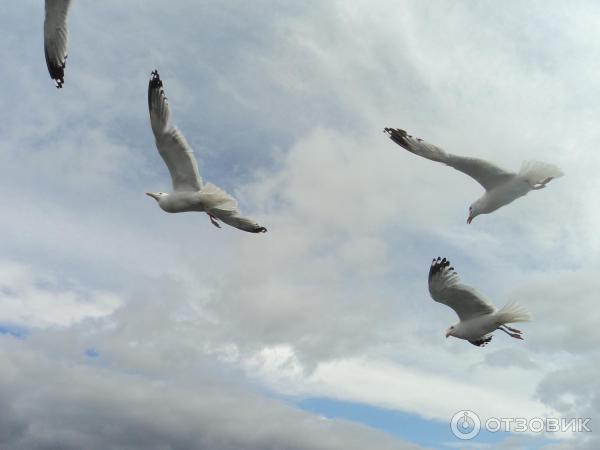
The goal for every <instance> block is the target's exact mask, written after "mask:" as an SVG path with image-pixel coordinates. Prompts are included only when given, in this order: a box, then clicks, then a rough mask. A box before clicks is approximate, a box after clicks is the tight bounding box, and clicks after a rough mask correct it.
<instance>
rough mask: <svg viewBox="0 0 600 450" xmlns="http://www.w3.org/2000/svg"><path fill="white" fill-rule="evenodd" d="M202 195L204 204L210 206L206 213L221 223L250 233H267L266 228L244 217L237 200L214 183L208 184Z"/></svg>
mask: <svg viewBox="0 0 600 450" xmlns="http://www.w3.org/2000/svg"><path fill="white" fill-rule="evenodd" d="M200 195H201V196H202V200H203V203H204V204H206V205H209V206H208V207H207V211H206V212H207V213H209V214H210V215H211V216H214V217H216V218H217V219H219V220H220V221H221V222H224V223H226V224H227V225H230V226H232V227H234V228H239V229H240V230H244V231H248V232H250V233H265V232H266V231H267V229H266V228H265V227H262V226H260V225H259V224H258V223H256V222H255V221H254V220H252V219H249V218H247V217H243V216H242V215H241V213H240V210H239V208H238V204H237V201H236V200H235V198H233V197H232V196H231V195H229V194H228V193H227V192H225V191H224V190H223V189H221V188H220V187H218V186H215V185H214V184H212V183H206V185H205V186H204V187H203V188H202V190H201V191H200Z"/></svg>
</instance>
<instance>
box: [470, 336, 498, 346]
mask: <svg viewBox="0 0 600 450" xmlns="http://www.w3.org/2000/svg"><path fill="white" fill-rule="evenodd" d="M492 337H493V335H490V336H484V337H482V338H480V339H477V340H476V341H469V342H470V343H471V344H473V345H475V346H476V347H485V346H486V345H488V344H489V343H490V342H491V341H492Z"/></svg>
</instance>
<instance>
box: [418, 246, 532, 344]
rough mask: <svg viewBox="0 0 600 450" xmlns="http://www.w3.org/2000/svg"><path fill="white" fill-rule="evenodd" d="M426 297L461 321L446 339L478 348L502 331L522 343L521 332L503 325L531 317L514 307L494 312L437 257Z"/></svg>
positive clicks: (524, 311) (494, 310) (446, 262)
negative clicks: (494, 332)
mask: <svg viewBox="0 0 600 450" xmlns="http://www.w3.org/2000/svg"><path fill="white" fill-rule="evenodd" d="M429 293H430V294H431V298H433V299H434V300H435V301H436V302H438V303H443V304H444V305H447V306H449V307H450V308H452V309H453V310H454V311H455V312H456V314H457V315H458V318H459V319H460V322H458V323H456V324H454V325H452V326H451V327H450V328H448V330H447V331H446V337H448V336H454V337H457V338H459V339H465V340H467V341H469V342H470V343H471V344H473V345H476V346H478V347H484V346H485V345H486V344H487V343H488V342H490V341H491V340H492V335H491V334H490V333H492V332H493V331H495V330H501V331H504V332H505V333H507V334H508V335H509V336H511V337H513V338H515V339H523V337H522V332H521V331H519V330H517V329H515V328H511V327H509V326H507V325H506V324H507V323H514V322H528V321H529V320H530V316H529V313H528V312H527V310H526V309H525V308H523V307H522V306H520V305H518V304H516V303H509V304H507V305H506V306H504V307H503V308H502V309H500V310H497V309H496V308H495V307H494V305H492V304H491V303H490V302H488V301H487V300H486V299H485V298H484V297H483V296H482V295H481V294H480V293H479V292H477V291H476V290H475V289H473V288H472V287H470V286H467V285H465V284H462V283H461V282H460V279H459V277H458V274H457V273H456V272H455V271H454V268H453V267H450V261H448V260H447V259H446V258H443V259H442V258H439V257H438V258H437V259H434V260H433V262H432V263H431V267H430V269H429Z"/></svg>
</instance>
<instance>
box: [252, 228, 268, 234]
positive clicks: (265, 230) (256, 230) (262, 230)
mask: <svg viewBox="0 0 600 450" xmlns="http://www.w3.org/2000/svg"><path fill="white" fill-rule="evenodd" d="M266 232H267V229H266V228H265V227H256V228H254V229H253V230H250V233H266Z"/></svg>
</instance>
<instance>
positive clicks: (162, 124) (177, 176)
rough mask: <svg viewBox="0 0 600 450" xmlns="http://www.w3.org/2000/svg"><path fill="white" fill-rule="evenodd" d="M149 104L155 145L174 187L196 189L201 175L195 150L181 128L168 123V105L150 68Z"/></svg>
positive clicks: (155, 75)
mask: <svg viewBox="0 0 600 450" xmlns="http://www.w3.org/2000/svg"><path fill="white" fill-rule="evenodd" d="M148 108H149V110H150V125H151V126H152V132H153V133H154V138H155V140H156V147H157V148H158V152H159V153H160V156H162V159H163V160H164V161H165V164H166V165H167V167H168V168H169V172H170V174H171V181H172V182H173V190H174V191H199V190H200V189H201V188H202V178H200V173H199V172H198V164H197V163H196V158H194V152H193V151H192V148H191V147H190V145H189V144H188V143H187V141H186V139H185V137H184V136H183V134H182V133H181V131H179V129H178V128H176V127H174V126H172V125H171V123H170V118H171V109H170V108H169V103H168V102H167V97H166V96H165V91H164V90H163V84H162V80H161V79H160V76H159V75H158V72H157V71H154V72H152V75H151V77H150V83H149V84H148Z"/></svg>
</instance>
